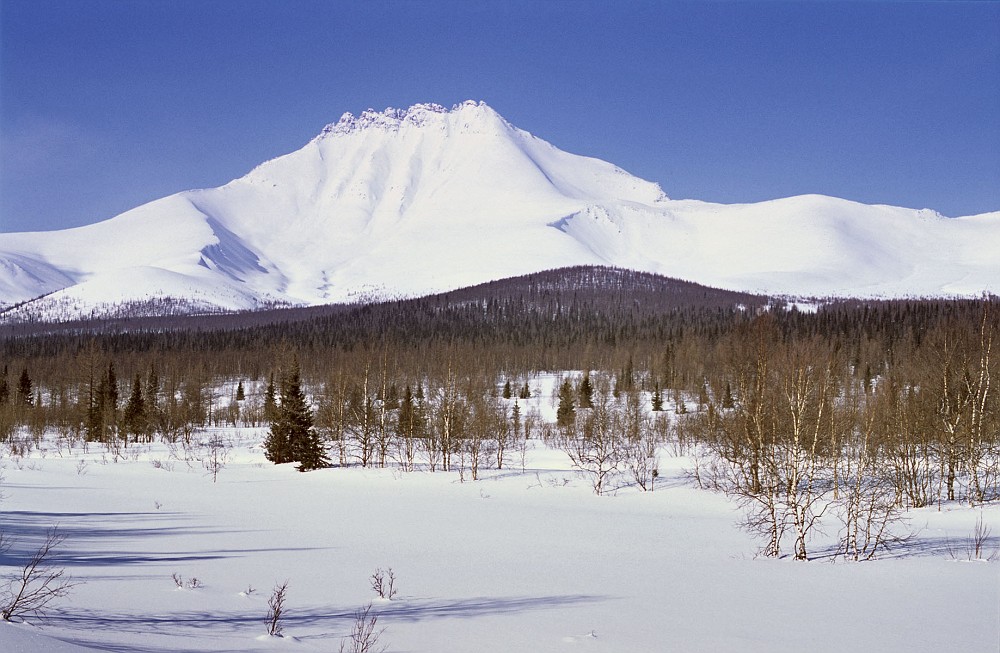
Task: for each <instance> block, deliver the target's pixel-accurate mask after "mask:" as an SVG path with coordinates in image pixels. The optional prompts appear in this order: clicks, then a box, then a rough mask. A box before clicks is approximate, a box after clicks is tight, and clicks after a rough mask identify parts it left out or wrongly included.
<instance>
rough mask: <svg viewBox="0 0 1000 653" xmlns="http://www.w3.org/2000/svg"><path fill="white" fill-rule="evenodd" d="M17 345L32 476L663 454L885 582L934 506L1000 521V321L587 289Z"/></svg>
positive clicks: (953, 306) (9, 350)
mask: <svg viewBox="0 0 1000 653" xmlns="http://www.w3.org/2000/svg"><path fill="white" fill-rule="evenodd" d="M0 337H2V340H0V364H2V366H3V370H2V375H0V439H2V440H3V441H4V442H5V443H6V446H7V448H8V450H9V451H11V452H13V453H15V454H16V452H17V451H18V450H19V449H20V450H22V451H23V450H24V449H25V448H30V447H31V446H32V442H33V439H37V438H40V437H41V436H42V434H43V433H45V432H47V431H48V432H55V433H57V434H58V437H61V438H66V439H68V440H73V441H86V442H99V443H103V444H105V445H107V446H108V447H109V449H113V450H115V451H117V452H122V451H127V449H128V447H129V446H131V445H132V444H133V443H136V442H143V441H150V440H152V439H162V440H165V441H168V442H172V443H177V442H181V443H183V442H185V441H188V440H189V439H190V438H191V437H192V435H193V434H194V433H196V431H197V430H198V429H199V428H201V427H203V426H205V425H247V426H261V427H268V428H270V429H271V430H270V438H271V439H272V440H273V442H274V446H275V449H274V451H275V452H276V453H275V457H274V458H272V460H273V461H274V462H291V461H297V462H299V466H300V468H301V469H303V470H308V469H315V468H318V467H323V466H326V465H327V464H333V465H362V466H379V467H382V466H387V465H392V466H398V467H400V468H402V469H404V470H412V469H414V468H415V467H417V466H420V467H421V468H422V469H427V470H430V471H438V470H441V471H457V472H459V473H460V474H461V476H462V478H463V479H469V480H475V479H476V478H477V475H478V474H479V471H480V470H481V469H483V468H486V467H490V468H504V467H515V466H517V465H519V462H518V461H519V460H521V458H520V455H519V453H518V452H519V451H521V450H523V448H524V446H525V442H526V441H528V440H531V439H545V440H546V441H547V442H548V443H549V444H550V445H552V446H556V447H559V448H561V449H562V450H563V451H565V452H566V454H567V455H568V456H569V457H570V459H571V460H572V462H573V464H574V466H575V467H576V468H577V469H579V470H580V471H581V472H583V473H584V474H585V475H586V476H587V477H588V478H589V479H590V480H591V481H592V482H593V488H594V491H595V492H596V493H597V494H602V493H605V492H607V491H608V490H609V489H610V488H611V487H614V484H616V483H617V484H621V483H625V482H627V483H630V484H634V485H636V486H637V487H640V488H642V489H644V490H651V491H652V490H655V487H656V485H655V480H656V476H657V469H656V459H657V456H658V455H659V453H658V452H662V451H681V452H685V453H688V454H689V455H691V456H693V457H694V459H695V460H696V461H697V462H696V465H695V466H694V469H692V470H691V473H692V474H693V475H694V477H695V478H696V479H697V482H698V483H699V484H701V485H702V486H704V487H707V488H712V489H716V490H720V491H723V492H726V493H727V494H729V495H731V496H732V497H734V498H735V499H736V500H737V501H738V502H739V503H740V504H741V505H742V506H743V508H744V512H743V514H744V515H745V526H746V528H747V529H748V530H749V531H750V532H752V533H753V534H754V535H756V536H759V541H760V543H761V548H760V553H761V554H762V555H766V556H778V555H791V556H793V557H794V558H796V559H803V560H804V559H808V558H809V557H810V550H809V540H810V534H811V533H812V531H813V530H814V529H815V528H817V525H818V523H819V520H820V519H821V518H822V517H823V516H824V515H829V514H834V513H835V514H836V515H837V516H838V519H839V520H840V521H841V522H842V530H841V532H842V537H841V544H840V551H839V555H840V556H843V557H845V558H848V559H852V560H862V559H869V558H872V557H875V556H876V555H877V554H878V553H879V551H880V550H881V549H883V548H885V547H889V546H892V544H893V542H894V538H897V537H900V534H899V531H898V529H894V528H893V526H894V525H895V524H896V523H897V522H898V521H899V519H900V517H901V514H902V513H903V511H905V510H906V509H907V508H909V507H921V506H928V505H934V504H941V503H943V502H964V503H968V504H974V505H975V504H981V503H984V502H989V501H994V500H996V499H997V498H1000V413H998V410H1000V402H998V398H997V393H998V390H1000V388H998V386H1000V352H997V351H994V346H995V344H996V341H997V340H998V337H1000V304H998V302H997V301H996V299H995V298H984V299H980V300H961V301H958V300H956V301H944V300H934V301H916V300H913V301H865V302H862V301H838V302H832V303H828V304H825V305H823V306H822V307H821V308H819V310H817V311H816V312H815V313H810V312H801V311H798V310H795V309H793V308H789V307H787V306H785V305H783V304H782V303H781V302H773V301H769V300H767V299H766V298H760V297H754V296H751V295H744V294H737V293H730V292H723V291H718V290H712V289H708V288H703V287H700V286H696V285H694V284H687V283H682V282H675V281H670V280H666V279H662V278H660V277H656V276H653V275H647V274H642V273H635V272H626V271H623V270H612V269H602V268H578V269H571V270H563V271H556V272H550V273H543V274H537V275H531V276H529V277H524V278H520V279H513V280H508V281H504V282H495V283H492V284H486V285H484V286H479V287H476V288H472V289H466V290H463V291H456V292H454V293H448V294H444V295H439V296H434V297H428V298H424V299H417V300H409V301H396V302H388V303H384V304H378V305H369V306H359V307H329V308H326V309H294V310H291V309H290V310H285V311H273V312H268V313H255V314H248V315H236V316H206V317H203V318H201V319H196V318H185V317H174V318H165V319H163V320H160V321H157V320H152V319H142V318H135V319H129V318H128V317H124V318H117V319H115V320H111V321H105V322H97V323H87V324H63V325H55V326H53V325H32V324H20V325H14V326H7V327H3V330H0ZM542 372H555V373H560V374H563V379H564V381H563V383H562V384H561V385H560V389H559V392H558V402H559V406H558V410H557V415H558V419H557V420H556V421H555V422H554V423H548V422H544V421H543V420H542V419H541V417H540V416H539V415H538V414H536V413H532V412H530V411H525V410H523V406H522V405H521V403H520V402H519V397H520V398H524V397H526V396H529V395H530V394H531V393H533V392H536V391H537V388H533V387H532V386H533V381H534V379H536V378H537V375H538V374H539V373H542ZM292 403H294V406H292V405H291V404H292ZM283 406H284V410H283ZM310 421H311V423H307V422H310ZM296 429H300V430H299V431H296ZM297 432H302V433H305V434H306V435H305V436H304V437H305V438H306V439H301V440H296V439H295V437H296V436H290V435H289V434H292V433H297ZM289 438H291V439H289ZM303 443H305V444H303ZM303 446H305V447H306V448H305V449H302V447H303Z"/></svg>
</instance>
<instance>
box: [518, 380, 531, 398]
mask: <svg viewBox="0 0 1000 653" xmlns="http://www.w3.org/2000/svg"><path fill="white" fill-rule="evenodd" d="M517 398H518V399H531V388H529V387H528V382H527V381H525V382H524V385H522V386H521V391H520V392H519V393H518V395H517Z"/></svg>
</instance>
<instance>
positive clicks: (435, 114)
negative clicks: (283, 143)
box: [320, 100, 507, 138]
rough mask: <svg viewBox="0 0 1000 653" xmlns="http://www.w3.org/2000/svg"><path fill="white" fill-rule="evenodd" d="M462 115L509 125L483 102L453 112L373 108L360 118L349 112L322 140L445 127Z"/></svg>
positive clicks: (436, 107)
mask: <svg viewBox="0 0 1000 653" xmlns="http://www.w3.org/2000/svg"><path fill="white" fill-rule="evenodd" d="M459 114H461V115H463V116H467V117H468V119H469V120H475V119H476V117H479V118H480V119H491V118H492V119H494V120H499V121H500V122H501V123H503V124H505V125H506V124H507V122H506V121H505V120H503V118H501V117H500V115H499V114H498V113H497V112H496V111H494V110H493V109H492V108H490V107H489V105H487V104H486V103H485V102H482V101H479V102H477V101H475V100H466V101H465V102H462V103H460V104H456V105H454V106H453V107H452V108H451V109H447V108H445V107H443V106H441V105H440V104H434V103H420V104H414V105H413V106H411V107H410V108H408V109H396V108H393V107H387V108H386V109H385V110H384V111H376V110H375V109H371V108H369V109H366V110H364V111H362V112H361V114H360V115H357V116H355V115H354V114H353V113H351V112H350V111H348V112H346V113H345V114H344V115H342V116H341V117H340V120H338V121H337V122H335V123H330V124H329V125H327V126H326V127H324V128H323V131H322V132H321V133H320V137H321V138H322V137H324V136H329V135H346V134H354V133H357V132H361V131H365V130H369V129H377V130H379V131H393V132H395V131H399V130H400V129H401V128H402V127H404V126H408V125H409V126H414V127H426V126H430V125H438V124H442V123H443V122H444V121H445V120H446V119H447V118H448V117H449V116H453V115H459Z"/></svg>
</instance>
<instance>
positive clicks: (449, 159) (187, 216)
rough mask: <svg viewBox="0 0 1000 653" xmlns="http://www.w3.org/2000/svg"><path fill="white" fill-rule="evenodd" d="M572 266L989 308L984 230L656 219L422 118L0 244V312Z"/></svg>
mask: <svg viewBox="0 0 1000 653" xmlns="http://www.w3.org/2000/svg"><path fill="white" fill-rule="evenodd" d="M570 265H614V266H619V267H625V268H631V269H636V270H643V271H648V272H655V273H659V274H663V275H667V276H671V277H678V278H681V279H686V280H691V281H696V282H699V283H702V284H707V285H713V286H719V287H722V288H728V289H734V290H749V291H759V292H764V293H772V294H786V295H822V296H825V295H837V296H865V297H867V296H913V295H933V296H941V295H977V294H980V293H982V292H984V291H988V292H993V293H996V292H1000V212H995V213H989V214H983V215H979V216H967V217H961V218H945V217H942V216H941V215H939V214H937V213H935V212H934V211H930V210H919V211H918V210H912V209H904V208H897V207H890V206H869V205H864V204H858V203H855V202H849V201H846V200H841V199H836V198H831V197H823V196H818V195H808V196H800V197H791V198H787V199H780V200H774V201H769V202H761V203H757V204H740V205H721V204H710V203H705V202H698V201H693V200H682V201H676V200H670V199H668V198H667V197H666V196H665V195H664V193H663V192H662V190H661V189H660V187H659V186H658V185H656V184H654V183H651V182H647V181H644V180H642V179H638V178H636V177H634V176H632V175H630V174H628V173H626V172H625V171H623V170H621V169H620V168H617V167H615V166H613V165H611V164H609V163H606V162H604V161H600V160H597V159H593V158H587V157H583V156H577V155H574V154H568V153H566V152H563V151H561V150H559V149H557V148H555V147H553V146H552V145H550V144H549V143H547V142H545V141H543V140H541V139H539V138H536V137H534V136H532V135H531V134H529V133H527V132H525V131H522V130H520V129H517V128H516V127H513V126H512V125H510V124H509V123H508V122H506V121H505V120H504V119H503V118H502V117H501V116H499V115H498V114H497V113H496V112H495V111H493V109H491V108H490V107H488V106H487V105H485V104H483V103H481V102H480V103H476V102H466V103H463V104H460V105H458V106H455V107H453V108H452V109H450V110H447V109H444V108H443V107H440V106H437V105H429V104H420V105H415V106H412V107H410V108H409V109H406V110H397V109H387V110H386V111H384V112H376V111H372V110H369V111H365V112H363V113H362V114H361V115H360V116H353V115H351V114H349V113H347V114H344V116H343V117H342V118H341V119H340V121H339V122H337V123H335V124H331V125H329V126H327V127H326V128H325V129H324V130H323V131H322V133H321V134H320V135H319V136H317V137H316V138H315V139H313V140H312V141H311V142H309V143H308V144H307V145H306V146H305V147H303V148H302V149H300V150H298V151H296V152H292V153H291V154H287V155H285V156H282V157H279V158H277V159H274V160H272V161H268V162H266V163H264V164H262V165H260V166H258V167H257V168H256V169H254V170H252V171H251V172H250V173H249V174H247V175H246V176H244V177H241V178H239V179H236V180H234V181H232V182H230V183H228V184H226V185H225V186H222V187H220V188H213V189H207V190H192V191H186V192H182V193H177V194H176V195H171V196H169V197H165V198H163V199H160V200H156V201H154V202H150V203H148V204H145V205H143V206H140V207H138V208H135V209H132V210H130V211H127V212H125V213H123V214H121V215H118V216H116V217H114V218H111V219H110V220H106V221H104V222H100V223H97V224H92V225H88V226H85V227H79V228H75V229H67V230H63V231H55V232H31V233H6V234H0V307H7V309H8V310H7V311H6V313H7V316H8V318H14V319H16V317H15V316H16V315H18V314H22V315H23V314H33V315H46V316H49V317H53V316H57V315H58V316H62V317H77V316H81V315H82V316H87V315H90V314H93V313H94V312H97V313H102V312H108V311H113V310H114V307H115V306H118V305H121V304H124V303H129V302H140V303H143V304H144V305H145V306H146V307H147V310H150V311H160V310H166V309H167V308H168V307H170V306H174V305H178V304H180V305H182V306H183V309H184V310H236V309H250V308H257V307H261V306H266V305H272V304H283V303H289V304H322V303H332V302H341V301H359V300H365V299H369V298H375V297H397V296H414V295H421V294H426V293H431V292H437V291H443V290H450V289H454V288H458V287H462V286H467V285H472V284H476V283H481V282H484V281H489V280H493V279H500V278H506V277H511V276H516V275H521V274H527V273H531V272H536V271H540V270H544V269H550V268H556V267H562V266H570ZM12 307H13V308H12Z"/></svg>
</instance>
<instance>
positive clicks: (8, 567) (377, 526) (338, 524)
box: [0, 429, 1000, 653]
mask: <svg viewBox="0 0 1000 653" xmlns="http://www.w3.org/2000/svg"><path fill="white" fill-rule="evenodd" d="M214 436H218V438H220V439H221V440H222V441H223V442H225V443H226V444H227V445H231V448H229V449H227V456H226V459H225V466H224V467H223V468H222V469H221V470H220V471H219V474H218V476H217V478H216V480H215V482H213V478H212V476H211V475H210V474H209V473H208V472H207V471H206V468H205V466H204V465H203V461H202V458H203V457H204V456H205V452H206V451H207V448H206V447H205V446H204V444H203V443H205V442H208V441H210V438H212V437H214ZM262 436H263V431H261V430H251V429H239V430H237V429H221V430H213V431H208V432H205V433H202V434H200V440H201V442H202V444H195V445H193V446H192V447H191V448H190V449H189V450H187V451H185V449H184V448H183V447H177V448H174V449H172V450H171V449H169V448H167V447H166V446H165V445H162V444H158V443H157V444H153V445H142V446H138V447H135V448H130V449H129V450H128V451H127V452H125V453H124V455H123V456H118V457H117V461H116V459H115V457H114V456H113V455H111V454H109V453H108V452H106V451H105V450H104V449H103V448H101V447H96V446H91V447H90V449H89V451H84V450H83V449H80V448H75V449H72V450H68V449H67V448H66V447H65V446H63V447H58V444H57V442H56V441H55V440H54V439H49V440H47V441H46V443H45V444H44V445H43V448H42V450H41V451H39V450H36V451H34V452H33V453H32V454H30V455H28V456H26V457H24V458H20V459H18V458H11V457H10V456H9V455H8V456H6V457H5V458H4V459H3V461H2V464H3V475H4V481H3V484H2V490H3V494H4V499H3V501H2V503H0V508H2V516H0V520H2V521H0V525H2V528H3V530H4V531H6V532H7V534H8V535H11V536H13V537H14V538H15V539H16V542H15V546H14V548H13V549H12V550H11V551H10V552H8V553H7V554H6V555H5V556H4V557H3V558H2V562H3V564H4V566H3V567H0V572H2V573H4V574H9V573H11V572H13V571H15V569H16V567H17V565H18V561H19V560H21V559H23V557H24V555H25V554H26V553H27V552H29V551H30V550H32V549H33V548H34V547H35V546H37V544H38V543H39V541H40V539H41V538H42V537H44V534H45V532H46V530H47V529H49V528H50V527H52V526H58V528H59V530H60V531H61V532H62V533H64V534H66V535H67V536H68V538H67V540H66V541H65V543H64V544H63V545H62V546H61V547H60V549H59V551H58V561H57V564H58V565H62V566H65V568H66V569H67V571H68V573H69V574H71V575H72V577H73V578H74V579H75V580H78V581H83V582H84V584H82V585H80V586H78V587H76V588H75V589H74V591H73V592H72V594H71V595H70V596H69V597H68V598H66V599H64V600H61V601H59V602H58V603H57V604H54V609H53V610H52V612H51V615H50V616H49V618H48V619H46V620H44V621H43V622H42V625H43V626H44V627H43V628H41V629H39V628H37V627H33V626H28V625H23V624H20V625H10V624H3V623H2V622H0V650H3V651H5V652H8V653H11V652H14V651H17V652H20V651H39V652H42V651H53V652H56V653H59V652H61V651H79V650H81V649H80V648H77V647H86V648H90V649H96V650H110V651H146V652H154V651H275V650H279V651H280V650H288V651H336V650H338V649H339V646H340V643H341V641H342V640H343V638H344V637H346V636H347V635H348V634H349V633H350V631H351V629H352V627H353V625H354V621H355V617H354V613H355V611H356V610H357V609H359V608H361V607H362V606H364V605H367V604H368V603H369V602H370V601H372V600H373V599H374V598H375V595H374V593H373V592H372V590H371V588H370V583H369V577H370V576H371V575H372V573H373V572H374V571H375V570H376V568H382V569H387V568H390V567H391V568H392V570H393V571H394V574H395V576H396V579H397V580H396V587H397V588H398V590H399V594H398V596H396V597H395V598H394V599H393V600H391V601H385V600H383V601H379V600H375V602H374V606H373V608H372V610H373V613H375V614H377V615H378V616H379V621H378V625H379V626H380V627H384V628H385V631H384V633H383V635H382V638H381V643H382V644H387V645H388V650H389V651H408V652H418V651H425V652H429V653H430V652H433V653H440V652H442V651H461V652H466V651H484V652H485V651H497V652H501V651H502V652H509V651H531V652H545V651H553V652H570V651H591V652H595V653H596V652H598V651H601V652H623V651H713V652H714V651H741V652H756V651H759V652H767V653H774V652H780V651H789V652H792V651H795V652H799V651H831V652H832V651H838V652H840V651H867V650H871V651H880V652H882V653H888V652H892V651H899V652H903V651H905V652H912V651H995V650H997V648H998V646H1000V561H997V562H984V561H969V560H968V559H967V558H968V556H966V555H965V551H964V543H965V540H966V538H967V537H968V536H969V534H970V533H971V531H972V529H973V526H974V523H975V521H976V519H977V517H979V516H980V515H982V516H983V519H984V522H986V523H987V524H992V525H994V527H995V528H996V529H997V532H998V534H1000V506H987V507H985V508H983V509H969V508H967V507H964V506H959V505H945V506H943V507H942V508H941V509H940V510H939V509H938V508H937V507H934V508H928V509H922V510H914V511H910V512H909V513H908V514H907V518H908V521H909V526H910V528H911V529H912V530H913V531H914V532H915V533H916V536H915V538H914V539H912V540H911V541H910V542H908V543H906V544H905V545H903V546H901V547H900V548H898V549H896V550H894V551H892V552H891V553H890V554H889V555H886V556H884V557H883V558H882V559H880V560H877V561H873V562H864V563H848V562H843V561H840V560H837V561H832V560H830V559H829V557H828V556H825V554H824V546H825V544H824V542H826V543H829V544H832V543H833V542H834V541H835V540H836V535H837V532H836V531H837V525H836V523H834V522H831V523H830V524H829V526H828V528H827V533H826V536H825V537H821V539H820V540H819V541H816V542H814V543H813V546H812V549H813V551H815V552H817V558H818V559H816V560H813V561H810V562H805V563H803V562H794V561H792V560H790V559H779V560H766V559H757V558H755V557H754V551H755V550H756V546H757V543H755V542H754V541H752V540H751V539H750V538H749V536H748V535H747V534H746V533H744V532H743V531H741V530H740V529H739V528H738V527H737V525H736V522H737V520H738V518H739V514H738V511H737V508H736V507H735V506H734V505H733V504H732V503H730V502H729V501H727V499H726V498H725V497H723V496H721V495H719V494H717V493H713V492H710V491H707V490H701V489H698V488H697V487H696V486H695V484H694V482H693V481H692V480H691V479H690V477H689V475H688V474H686V473H685V471H684V470H685V468H687V467H689V466H690V465H691V464H692V461H691V460H690V459H688V458H685V457H683V456H675V455H672V454H671V452H670V451H669V450H667V449H665V450H664V451H663V452H662V454H661V459H660V470H661V478H660V479H659V482H658V484H657V486H656V488H655V491H654V492H651V493H650V492H641V491H638V490H637V489H636V488H635V487H632V486H629V485H626V484H624V483H619V486H618V487H617V489H616V490H615V491H612V492H610V493H608V494H607V495H605V496H595V495H594V494H593V492H592V490H591V487H590V484H589V481H588V480H587V479H586V478H583V477H582V476H580V475H579V473H578V472H576V471H575V470H573V469H572V468H571V467H570V465H569V461H568V459H567V458H566V456H565V455H564V454H563V453H562V452H560V451H557V450H552V449H549V448H546V447H545V446H544V445H542V444H541V443H539V442H533V444H534V445H535V446H534V447H532V448H530V449H529V450H528V451H527V454H526V456H525V459H524V468H523V469H522V465H521V458H520V454H519V452H513V453H512V454H511V455H510V456H509V458H508V460H507V463H508V464H507V465H506V466H505V468H504V469H502V470H496V469H491V470H488V471H487V470H484V471H482V472H481V479H480V480H478V481H475V482H472V481H470V480H469V479H468V476H467V475H466V477H465V481H464V482H462V481H461V480H460V478H459V474H458V473H457V472H450V473H444V472H440V471H438V472H436V473H430V472H428V471H426V470H423V471H421V470H418V471H414V472H403V471H400V470H399V469H397V468H386V469H363V468H358V467H353V468H332V469H325V470H320V471H315V472H310V473H306V474H302V473H298V472H296V471H295V469H294V467H293V466H292V465H282V466H275V465H272V464H270V463H267V462H266V461H265V459H264V456H263V453H262V451H261V448H260V441H261V439H262ZM620 480H621V481H624V480H625V479H624V478H623V479H620ZM989 546H990V547H991V549H996V548H997V546H1000V538H998V537H996V536H994V537H993V538H992V540H991V541H990V543H989ZM174 574H176V575H177V576H178V577H179V578H181V579H182V580H183V582H184V584H185V587H183V588H178V587H177V585H176V584H175V582H174V580H173V579H172V576H173V575H174ZM192 579H197V583H196V584H197V585H198V587H196V588H192V587H189V586H188V585H190V584H191V581H192ZM285 580H288V598H287V604H286V609H287V618H286V620H285V629H284V633H285V637H283V638H269V637H267V636H266V634H265V621H264V619H265V615H266V613H267V599H268V597H269V595H270V593H271V590H272V588H273V587H274V586H275V584H276V583H280V582H283V581H285ZM251 588H252V591H251ZM64 643H68V644H64ZM347 650H350V647H348V649H347Z"/></svg>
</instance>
